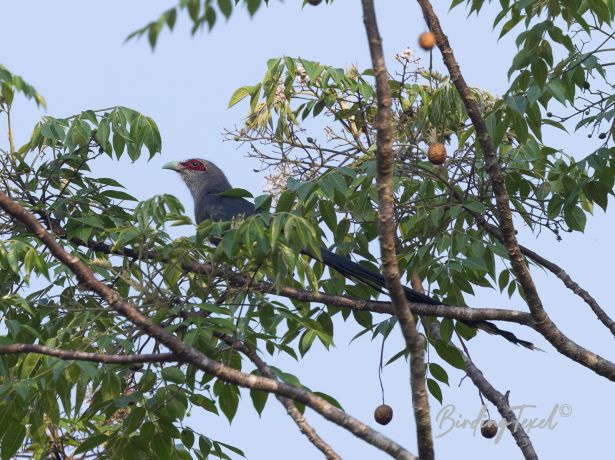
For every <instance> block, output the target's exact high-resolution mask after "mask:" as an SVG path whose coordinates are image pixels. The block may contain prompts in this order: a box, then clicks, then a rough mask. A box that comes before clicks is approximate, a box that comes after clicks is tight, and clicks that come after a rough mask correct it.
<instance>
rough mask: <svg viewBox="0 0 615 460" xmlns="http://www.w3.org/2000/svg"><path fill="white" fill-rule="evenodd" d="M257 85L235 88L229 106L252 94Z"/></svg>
mask: <svg viewBox="0 0 615 460" xmlns="http://www.w3.org/2000/svg"><path fill="white" fill-rule="evenodd" d="M255 88H256V86H242V87H241V88H239V89H237V90H235V92H234V93H233V95H232V96H231V99H230V101H229V102H228V106H227V108H228V109H230V108H231V107H233V106H234V105H235V104H237V103H238V102H240V101H241V100H243V99H244V98H245V97H246V96H249V95H250V94H252V92H253V91H254V90H255Z"/></svg>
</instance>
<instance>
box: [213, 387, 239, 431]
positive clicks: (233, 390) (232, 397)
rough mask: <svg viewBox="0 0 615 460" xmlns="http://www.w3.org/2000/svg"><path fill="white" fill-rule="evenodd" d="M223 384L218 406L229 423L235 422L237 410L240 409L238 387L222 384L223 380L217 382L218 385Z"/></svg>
mask: <svg viewBox="0 0 615 460" xmlns="http://www.w3.org/2000/svg"><path fill="white" fill-rule="evenodd" d="M218 382H221V383H222V384H221V387H222V388H221V389H220V391H219V394H218V398H219V399H218V404H219V405H220V409H222V413H223V414H224V415H225V416H226V418H227V419H228V421H229V423H230V422H232V421H233V418H234V417H235V414H236V413H237V408H238V407H239V390H238V389H237V386H236V385H232V384H228V383H224V382H222V380H218V381H216V384H217V383H218Z"/></svg>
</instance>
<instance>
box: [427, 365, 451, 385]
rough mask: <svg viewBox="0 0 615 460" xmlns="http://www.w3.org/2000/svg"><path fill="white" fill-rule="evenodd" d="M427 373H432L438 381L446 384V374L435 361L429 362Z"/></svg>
mask: <svg viewBox="0 0 615 460" xmlns="http://www.w3.org/2000/svg"><path fill="white" fill-rule="evenodd" d="M429 373H430V374H431V375H433V376H434V377H435V378H436V379H438V380H439V381H440V382H443V383H446V384H447V385H448V374H447V373H446V371H445V370H444V368H443V367H442V366H440V365H439V364H436V363H429Z"/></svg>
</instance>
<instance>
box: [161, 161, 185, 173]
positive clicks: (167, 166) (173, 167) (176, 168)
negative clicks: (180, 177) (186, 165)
mask: <svg viewBox="0 0 615 460" xmlns="http://www.w3.org/2000/svg"><path fill="white" fill-rule="evenodd" d="M162 169H170V170H172V171H180V170H181V169H182V167H181V165H180V164H179V161H169V162H168V163H167V164H165V165H164V166H163V167H162Z"/></svg>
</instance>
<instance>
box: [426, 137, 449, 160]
mask: <svg viewBox="0 0 615 460" xmlns="http://www.w3.org/2000/svg"><path fill="white" fill-rule="evenodd" d="M427 158H428V159H429V161H431V162H432V163H433V164H435V165H441V164H444V162H445V161H446V147H444V144H442V143H440V142H436V143H434V144H431V145H430V146H429V149H427Z"/></svg>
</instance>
